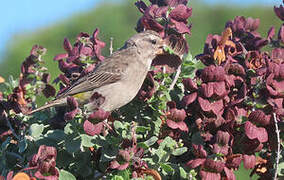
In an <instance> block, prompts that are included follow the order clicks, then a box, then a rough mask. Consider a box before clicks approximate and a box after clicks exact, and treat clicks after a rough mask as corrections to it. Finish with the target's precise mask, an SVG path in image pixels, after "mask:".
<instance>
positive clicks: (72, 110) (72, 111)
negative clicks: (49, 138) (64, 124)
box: [64, 96, 79, 121]
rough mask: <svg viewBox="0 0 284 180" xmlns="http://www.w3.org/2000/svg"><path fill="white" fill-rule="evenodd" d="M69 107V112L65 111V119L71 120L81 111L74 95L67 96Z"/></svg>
mask: <svg viewBox="0 0 284 180" xmlns="http://www.w3.org/2000/svg"><path fill="white" fill-rule="evenodd" d="M67 108H68V112H66V113H65V115H64V120H65V121H70V120H72V119H74V117H75V116H76V114H77V113H78V112H79V108H78V102H77V101H76V99H75V98H74V97H72V96H70V97H67Z"/></svg>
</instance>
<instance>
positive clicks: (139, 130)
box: [136, 126, 151, 133]
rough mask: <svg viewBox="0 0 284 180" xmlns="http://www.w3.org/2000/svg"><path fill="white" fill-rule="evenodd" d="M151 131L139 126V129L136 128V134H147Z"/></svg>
mask: <svg viewBox="0 0 284 180" xmlns="http://www.w3.org/2000/svg"><path fill="white" fill-rule="evenodd" d="M150 130H151V128H150V127H146V126H137V128H136V133H146V132H147V131H150Z"/></svg>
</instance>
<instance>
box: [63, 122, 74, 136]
mask: <svg viewBox="0 0 284 180" xmlns="http://www.w3.org/2000/svg"><path fill="white" fill-rule="evenodd" d="M73 132H74V131H73V129H72V124H71V123H68V124H66V126H65V128H64V133H65V134H72V133H73Z"/></svg>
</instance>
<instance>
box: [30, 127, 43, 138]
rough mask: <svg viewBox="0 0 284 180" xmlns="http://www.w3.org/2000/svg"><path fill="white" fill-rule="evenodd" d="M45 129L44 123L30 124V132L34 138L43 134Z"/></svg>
mask: <svg viewBox="0 0 284 180" xmlns="http://www.w3.org/2000/svg"><path fill="white" fill-rule="evenodd" d="M43 130H44V125H43V124H37V123H35V124H32V125H31V126H30V129H29V133H30V135H31V136H32V137H33V138H35V139H37V138H39V137H40V136H41V135H42V132H43Z"/></svg>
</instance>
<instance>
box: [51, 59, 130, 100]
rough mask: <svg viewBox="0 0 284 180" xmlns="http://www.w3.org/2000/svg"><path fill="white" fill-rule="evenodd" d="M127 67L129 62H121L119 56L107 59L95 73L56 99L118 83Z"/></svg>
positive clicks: (80, 80)
mask: <svg viewBox="0 0 284 180" xmlns="http://www.w3.org/2000/svg"><path fill="white" fill-rule="evenodd" d="M127 66H128V64H127V62H126V61H124V60H123V59H122V60H121V58H120V57H119V56H117V55H114V56H112V57H111V58H107V59H106V60H105V61H103V63H102V64H100V65H98V66H97V67H96V68H95V69H94V71H93V72H91V73H89V74H87V75H85V76H83V77H81V78H79V79H78V80H77V81H75V82H74V84H72V85H71V86H70V87H69V88H68V89H67V90H66V91H64V92H62V93H61V94H59V95H57V97H56V99H60V98H63V97H67V96H71V95H74V94H78V93H82V92H86V91H91V90H93V89H95V88H98V87H101V86H104V85H106V84H110V83H114V82H117V81H118V80H120V79H121V78H122V76H123V74H124V73H125V70H126V68H127Z"/></svg>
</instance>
